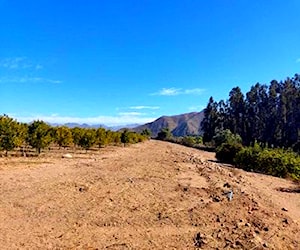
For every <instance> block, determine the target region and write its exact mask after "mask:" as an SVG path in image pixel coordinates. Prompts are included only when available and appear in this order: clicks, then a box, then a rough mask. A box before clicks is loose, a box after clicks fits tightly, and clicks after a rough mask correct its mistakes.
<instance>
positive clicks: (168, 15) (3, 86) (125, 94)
mask: <svg viewBox="0 0 300 250" xmlns="http://www.w3.org/2000/svg"><path fill="white" fill-rule="evenodd" d="M299 11H300V1H298V0H286V1H282V0H272V1H269V0H259V1H258V0H256V1H253V0H252V1H250V0H218V1H217V0H211V1H200V0H198V1H197V0H184V1H182V0H164V1H162V0H160V1H158V0H110V1H101V0H98V1H96V0H89V1H80V0H74V1H66V0H65V1H63V0H60V1H57V0H41V1H33V0H27V1H21V0H19V1H18V0H0V109H1V110H0V112H1V113H5V114H9V115H10V116H12V117H14V118H16V119H18V120H19V121H31V120H33V119H43V120H45V121H49V122H59V123H64V122H79V123H83V122H86V123H91V124H95V123H103V124H107V125H119V124H130V123H145V122H149V121H152V120H154V119H156V118H158V117H159V116H161V115H175V114H180V113H186V112H192V111H200V110H201V109H203V108H204V107H205V106H206V104H207V101H208V98H209V97H210V96H213V97H214V98H215V99H216V100H220V99H226V98H227V97H228V93H229V91H230V90H231V89H232V88H233V87H235V86H240V87H241V88H242V90H243V91H244V92H246V91H248V90H249V88H250V86H251V85H253V84H255V83H256V82H260V83H269V82H270V81H271V80H273V79H277V80H283V79H285V78H286V77H288V76H290V77H292V76H293V75H294V74H295V73H300V18H299Z"/></svg>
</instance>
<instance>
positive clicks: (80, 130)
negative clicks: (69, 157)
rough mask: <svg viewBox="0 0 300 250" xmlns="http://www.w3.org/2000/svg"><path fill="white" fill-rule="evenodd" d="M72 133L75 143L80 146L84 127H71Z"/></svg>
mask: <svg viewBox="0 0 300 250" xmlns="http://www.w3.org/2000/svg"><path fill="white" fill-rule="evenodd" d="M71 133H72V138H73V143H74V145H75V146H79V147H80V139H81V137H82V135H83V133H84V129H83V128H79V127H75V128H72V129H71Z"/></svg>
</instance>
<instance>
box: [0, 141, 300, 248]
mask: <svg viewBox="0 0 300 250" xmlns="http://www.w3.org/2000/svg"><path fill="white" fill-rule="evenodd" d="M65 152H66V150H64V151H56V152H55V151H54V150H53V151H49V152H48V153H47V154H44V155H41V156H40V157H38V158H23V157H22V158H13V157H11V158H0V169H1V171H0V178H1V183H0V187H1V193H0V218H1V220H0V235H1V237H0V245H1V249H194V247H197V248H200V247H201V249H267V248H268V249H281V250H284V249H299V246H300V240H299V239H300V226H299V223H300V221H299V218H300V210H299V207H300V199H299V195H300V194H299V193H297V189H295V188H296V186H295V185H294V184H293V183H292V182H290V181H287V180H284V179H279V178H275V177H271V176H265V175H260V174H255V173H247V172H244V171H242V170H237V169H233V168H230V167H228V166H224V165H221V164H218V163H216V162H213V160H214V154H212V153H207V152H203V151H200V150H196V149H191V148H187V147H183V146H180V145H176V144H171V143H166V142H161V141H149V142H145V143H140V144H137V145H132V146H130V147H108V148H103V149H101V150H98V151H97V150H96V149H95V150H93V151H90V152H88V153H85V151H80V150H78V151H75V152H73V151H70V152H71V153H72V154H73V158H71V159H62V158H61V155H62V154H64V153H65ZM230 190H233V199H232V200H231V201H229V200H228V199H227V196H226V193H227V192H228V191H230ZM282 208H284V210H283V209H282Z"/></svg>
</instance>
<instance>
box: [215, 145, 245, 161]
mask: <svg viewBox="0 0 300 250" xmlns="http://www.w3.org/2000/svg"><path fill="white" fill-rule="evenodd" d="M242 149H243V146H242V144H240V143H236V142H235V143H223V144H221V146H219V147H218V148H217V149H216V157H217V159H218V160H219V161H221V162H225V163H231V164H232V163H234V161H233V159H234V158H235V156H236V154H237V153H238V152H240V151H241V150H242Z"/></svg>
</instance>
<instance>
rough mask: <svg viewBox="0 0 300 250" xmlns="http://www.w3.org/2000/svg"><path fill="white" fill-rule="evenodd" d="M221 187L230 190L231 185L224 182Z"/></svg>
mask: <svg viewBox="0 0 300 250" xmlns="http://www.w3.org/2000/svg"><path fill="white" fill-rule="evenodd" d="M223 187H228V188H230V187H231V185H230V184H229V183H228V182H226V183H225V184H224V185H223Z"/></svg>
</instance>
